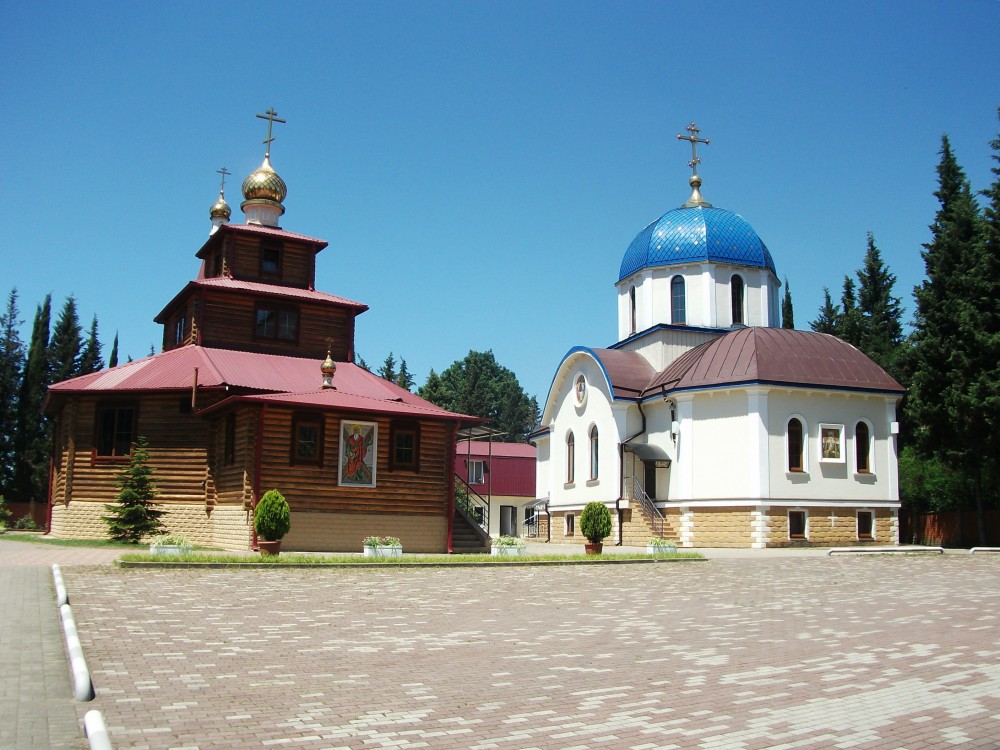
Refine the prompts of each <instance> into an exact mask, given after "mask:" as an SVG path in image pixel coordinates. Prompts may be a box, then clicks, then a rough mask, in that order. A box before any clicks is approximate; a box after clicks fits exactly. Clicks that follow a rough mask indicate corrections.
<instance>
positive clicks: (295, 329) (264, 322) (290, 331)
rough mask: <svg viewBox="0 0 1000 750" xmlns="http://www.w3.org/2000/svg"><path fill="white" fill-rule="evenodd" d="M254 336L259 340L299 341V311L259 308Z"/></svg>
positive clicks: (284, 308)
mask: <svg viewBox="0 0 1000 750" xmlns="http://www.w3.org/2000/svg"><path fill="white" fill-rule="evenodd" d="M254 334H255V336H256V338H258V339H279V340H280V341H292V342H294V341H297V340H298V338H299V311H298V310H296V309H294V308H287V307H283V308H279V307H265V306H260V307H258V308H257V311H256V323H255V328H254Z"/></svg>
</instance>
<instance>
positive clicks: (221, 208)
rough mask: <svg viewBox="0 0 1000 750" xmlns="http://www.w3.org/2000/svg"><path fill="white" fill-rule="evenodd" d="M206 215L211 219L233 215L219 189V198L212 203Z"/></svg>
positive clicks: (226, 217) (227, 217)
mask: <svg viewBox="0 0 1000 750" xmlns="http://www.w3.org/2000/svg"><path fill="white" fill-rule="evenodd" d="M208 215H209V217H210V218H212V219H229V217H230V216H232V215H233V209H231V208H230V207H229V204H228V203H226V198H225V196H223V194H222V191H221V190H220V191H219V199H218V200H217V201H216V202H215V203H213V204H212V208H211V209H209V212H208Z"/></svg>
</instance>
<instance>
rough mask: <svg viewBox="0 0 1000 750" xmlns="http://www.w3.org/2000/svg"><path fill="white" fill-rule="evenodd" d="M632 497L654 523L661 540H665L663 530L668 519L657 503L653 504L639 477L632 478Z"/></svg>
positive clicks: (654, 528)
mask: <svg viewBox="0 0 1000 750" xmlns="http://www.w3.org/2000/svg"><path fill="white" fill-rule="evenodd" d="M632 497H633V499H635V500H638V501H639V507H641V508H642V509H643V511H645V513H646V515H648V516H649V519H650V521H652V523H653V530H654V531H656V533H657V536H659V537H660V539H663V538H664V537H663V528H664V526H665V525H666V521H667V519H666V517H665V516H664V515H663V511H661V510H660V509H659V508H658V507H656V503H654V502H653V500H652V498H650V496H649V495H647V494H646V490H645V489H643V487H642V485H641V484H639V478H638V477H632Z"/></svg>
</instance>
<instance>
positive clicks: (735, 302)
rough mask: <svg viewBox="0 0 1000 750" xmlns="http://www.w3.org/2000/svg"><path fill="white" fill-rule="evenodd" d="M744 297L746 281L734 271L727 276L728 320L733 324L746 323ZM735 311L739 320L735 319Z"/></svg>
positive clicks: (745, 294)
mask: <svg viewBox="0 0 1000 750" xmlns="http://www.w3.org/2000/svg"><path fill="white" fill-rule="evenodd" d="M746 299H747V282H746V280H745V279H744V278H743V277H742V276H740V275H739V274H738V273H734V274H733V275H732V276H730V277H729V311H730V320H731V321H732V325H734V326H745V325H746V319H747V316H746ZM737 311H739V320H737V319H736V313H737Z"/></svg>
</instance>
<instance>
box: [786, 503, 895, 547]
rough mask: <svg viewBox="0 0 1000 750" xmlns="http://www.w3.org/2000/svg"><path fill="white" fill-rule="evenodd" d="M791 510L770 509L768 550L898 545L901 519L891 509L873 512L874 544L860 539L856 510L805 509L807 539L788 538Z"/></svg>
mask: <svg viewBox="0 0 1000 750" xmlns="http://www.w3.org/2000/svg"><path fill="white" fill-rule="evenodd" d="M788 510H789V509H788V508H771V510H770V512H769V514H768V518H769V527H770V528H769V534H768V535H769V538H768V541H767V546H768V547H804V546H809V547H849V546H852V545H859V546H864V545H873V546H874V545H879V546H881V545H887V544H899V517H898V515H897V514H896V512H895V511H894V510H892V509H889V508H878V509H873V510H872V513H873V514H874V521H875V526H874V529H873V534H872V536H873V537H874V538H873V539H871V540H864V539H858V521H857V511H856V509H855V508H853V507H848V508H842V507H829V508H803V510H805V511H806V513H807V515H808V521H807V523H806V529H807V531H806V539H805V540H802V539H789V538H788Z"/></svg>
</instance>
